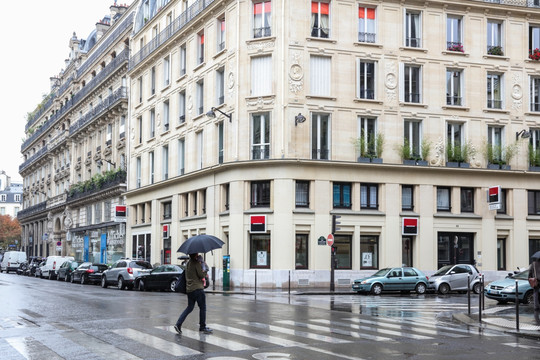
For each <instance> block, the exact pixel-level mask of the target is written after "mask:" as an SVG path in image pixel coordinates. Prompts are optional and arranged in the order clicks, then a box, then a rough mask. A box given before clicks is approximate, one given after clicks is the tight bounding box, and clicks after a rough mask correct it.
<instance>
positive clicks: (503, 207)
mask: <svg viewBox="0 0 540 360" xmlns="http://www.w3.org/2000/svg"><path fill="white" fill-rule="evenodd" d="M506 194H507V191H506V189H501V192H500V193H499V197H500V199H501V208H500V209H497V214H506Z"/></svg>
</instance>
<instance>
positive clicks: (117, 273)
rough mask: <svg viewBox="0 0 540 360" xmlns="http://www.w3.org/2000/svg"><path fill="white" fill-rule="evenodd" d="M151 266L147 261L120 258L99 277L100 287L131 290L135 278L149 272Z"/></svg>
mask: <svg viewBox="0 0 540 360" xmlns="http://www.w3.org/2000/svg"><path fill="white" fill-rule="evenodd" d="M150 270H152V265H151V264H150V263H149V262H148V261H144V260H136V259H127V258H122V259H119V260H117V261H116V262H115V263H114V264H113V265H112V266H111V267H110V268H109V269H108V270H105V272H104V273H103V276H102V277H101V287H103V288H106V287H107V286H109V285H116V286H117V287H118V289H120V290H123V289H126V288H127V289H133V285H134V281H135V278H136V277H137V276H138V275H139V274H141V273H145V272H150Z"/></svg>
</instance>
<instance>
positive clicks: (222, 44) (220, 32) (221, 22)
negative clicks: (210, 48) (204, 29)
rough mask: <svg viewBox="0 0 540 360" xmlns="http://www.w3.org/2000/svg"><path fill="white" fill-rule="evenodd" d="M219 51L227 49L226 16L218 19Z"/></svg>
mask: <svg viewBox="0 0 540 360" xmlns="http://www.w3.org/2000/svg"><path fill="white" fill-rule="evenodd" d="M217 28H218V33H217V52H220V51H221V50H223V49H225V17H221V18H219V19H218V26H217Z"/></svg>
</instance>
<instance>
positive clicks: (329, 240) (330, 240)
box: [326, 234, 334, 246]
mask: <svg viewBox="0 0 540 360" xmlns="http://www.w3.org/2000/svg"><path fill="white" fill-rule="evenodd" d="M326 243H327V244H328V246H332V245H334V235H333V234H328V237H327V238H326Z"/></svg>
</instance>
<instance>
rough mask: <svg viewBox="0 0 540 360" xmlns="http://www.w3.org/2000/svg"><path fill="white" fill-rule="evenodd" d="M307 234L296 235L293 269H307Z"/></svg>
mask: <svg viewBox="0 0 540 360" xmlns="http://www.w3.org/2000/svg"><path fill="white" fill-rule="evenodd" d="M308 243H309V235H308V234H296V247H295V251H296V253H295V254H296V256H295V268H296V269H308Z"/></svg>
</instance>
